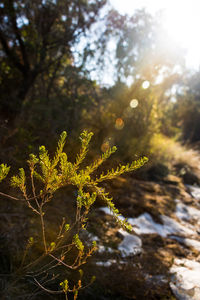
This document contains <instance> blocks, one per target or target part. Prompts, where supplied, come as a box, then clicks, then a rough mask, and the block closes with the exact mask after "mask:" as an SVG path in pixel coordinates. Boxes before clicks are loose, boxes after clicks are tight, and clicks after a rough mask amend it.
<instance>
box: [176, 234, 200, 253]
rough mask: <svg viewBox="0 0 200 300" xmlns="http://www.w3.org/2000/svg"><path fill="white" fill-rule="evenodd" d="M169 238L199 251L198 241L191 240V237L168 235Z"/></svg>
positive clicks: (199, 243) (199, 244)
mask: <svg viewBox="0 0 200 300" xmlns="http://www.w3.org/2000/svg"><path fill="white" fill-rule="evenodd" d="M170 238H171V239H173V240H176V241H178V242H180V243H181V244H184V245H186V246H188V247H193V248H194V249H196V250H197V251H200V241H197V240H193V239H188V238H183V237H180V236H170Z"/></svg>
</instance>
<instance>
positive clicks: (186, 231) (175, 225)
mask: <svg viewBox="0 0 200 300" xmlns="http://www.w3.org/2000/svg"><path fill="white" fill-rule="evenodd" d="M161 219H162V221H163V223H164V225H163V227H164V232H165V233H166V235H165V236H167V235H169V234H180V235H183V236H188V235H189V236H191V235H196V230H195V228H194V226H192V225H191V224H188V223H185V222H182V223H179V222H177V221H175V220H174V219H172V218H170V217H168V216H165V215H162V216H161Z"/></svg>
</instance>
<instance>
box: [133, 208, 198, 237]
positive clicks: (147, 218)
mask: <svg viewBox="0 0 200 300" xmlns="http://www.w3.org/2000/svg"><path fill="white" fill-rule="evenodd" d="M160 217H161V220H162V221H163V224H159V223H156V222H155V221H154V220H153V219H152V217H151V215H150V214H148V213H144V214H142V215H140V216H139V217H138V218H129V219H128V222H129V223H130V224H131V225H134V226H136V227H135V228H134V231H135V232H136V233H137V234H151V233H157V234H159V235H161V236H162V237H167V236H168V235H170V234H181V235H184V236H185V235H186V236H188V235H189V236H191V235H195V234H196V231H195V228H194V227H193V226H192V225H188V224H187V226H186V224H185V223H183V224H181V223H179V222H177V221H175V220H174V219H172V218H170V217H168V216H165V215H162V216H160Z"/></svg>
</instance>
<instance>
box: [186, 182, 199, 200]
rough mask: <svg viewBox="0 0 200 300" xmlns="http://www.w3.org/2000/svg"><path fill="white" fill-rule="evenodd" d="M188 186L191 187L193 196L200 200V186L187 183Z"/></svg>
mask: <svg viewBox="0 0 200 300" xmlns="http://www.w3.org/2000/svg"><path fill="white" fill-rule="evenodd" d="M187 187H188V188H189V190H190V194H191V195H192V197H194V198H195V199H196V200H200V187H199V186H193V185H187Z"/></svg>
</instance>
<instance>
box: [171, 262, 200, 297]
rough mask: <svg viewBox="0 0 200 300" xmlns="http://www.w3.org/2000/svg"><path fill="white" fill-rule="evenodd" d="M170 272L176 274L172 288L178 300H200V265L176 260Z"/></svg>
mask: <svg viewBox="0 0 200 300" xmlns="http://www.w3.org/2000/svg"><path fill="white" fill-rule="evenodd" d="M170 272H171V273H174V276H173V279H172V281H171V282H170V287H171V289H172V291H173V293H174V294H175V296H176V297H177V299H179V300H198V299H200V263H198V262H196V261H193V260H189V259H177V258H176V259H175V260H174V264H173V266H172V267H171V269H170Z"/></svg>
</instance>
